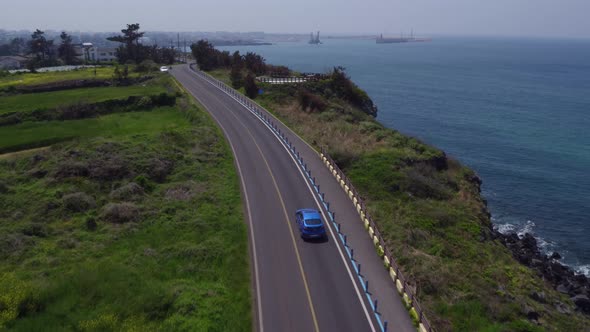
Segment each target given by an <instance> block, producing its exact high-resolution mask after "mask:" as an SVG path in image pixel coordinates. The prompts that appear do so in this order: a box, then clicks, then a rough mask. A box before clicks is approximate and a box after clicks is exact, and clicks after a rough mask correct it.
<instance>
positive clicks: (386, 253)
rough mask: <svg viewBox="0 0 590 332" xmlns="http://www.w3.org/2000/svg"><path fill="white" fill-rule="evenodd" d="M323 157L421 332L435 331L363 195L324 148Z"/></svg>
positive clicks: (322, 150)
mask: <svg viewBox="0 0 590 332" xmlns="http://www.w3.org/2000/svg"><path fill="white" fill-rule="evenodd" d="M321 156H322V158H323V160H324V163H325V164H326V166H327V167H328V168H329V169H330V171H331V172H332V175H334V177H336V180H338V182H340V185H341V186H342V188H343V189H344V190H345V191H346V192H347V194H348V196H349V198H350V199H351V200H352V202H353V204H354V205H355V208H356V209H357V212H358V213H359V215H360V216H361V219H362V220H363V222H364V224H365V228H366V229H367V231H368V232H369V236H370V237H371V239H372V240H373V243H374V244H375V246H376V247H377V249H378V250H379V252H380V253H381V252H382V253H383V254H382V255H383V256H382V258H383V262H384V265H385V268H386V269H387V270H388V271H389V275H390V276H391V278H392V279H393V281H394V282H395V284H396V288H397V290H398V292H399V293H400V295H402V297H403V298H404V301H405V302H406V304H407V305H408V307H409V309H410V310H412V309H413V310H414V311H416V316H417V317H416V318H417V319H418V324H419V328H420V330H421V331H426V332H431V331H435V330H434V328H433V327H432V325H431V324H430V322H429V321H428V319H427V318H426V315H425V314H424V310H423V309H422V307H421V306H420V304H419V303H418V300H417V298H416V293H415V291H414V290H413V289H412V287H410V285H409V284H408V282H407V279H406V277H405V276H404V275H403V273H402V271H401V270H400V268H399V265H398V264H397V261H396V260H395V258H394V257H393V255H392V254H391V250H389V248H387V246H386V244H385V240H384V239H383V236H382V235H381V231H379V227H378V226H377V224H376V223H375V222H374V221H373V218H372V217H371V216H370V214H369V212H368V211H367V207H366V205H365V202H364V201H363V199H362V198H361V195H360V194H359V193H358V191H357V190H356V189H355V188H354V186H353V185H352V183H351V182H350V180H349V179H348V177H347V176H346V175H345V174H344V172H342V170H341V169H340V168H339V167H338V165H336V162H334V160H333V159H332V158H331V157H330V156H329V155H328V153H327V152H326V150H325V149H324V148H322V149H321Z"/></svg>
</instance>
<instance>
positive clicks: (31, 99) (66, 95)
mask: <svg viewBox="0 0 590 332" xmlns="http://www.w3.org/2000/svg"><path fill="white" fill-rule="evenodd" d="M162 92H167V90H166V88H165V87H164V86H162V85H131V86H121V87H101V88H83V89H73V90H63V91H55V92H41V93H33V94H20V95H13V96H6V97H0V114H5V113H11V112H29V111H34V110H39V109H53V108H55V107H58V106H63V105H69V104H76V103H96V102H101V101H106V100H111V99H124V98H127V97H129V96H149V95H156V94H159V93H162Z"/></svg>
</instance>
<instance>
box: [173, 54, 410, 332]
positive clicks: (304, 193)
mask: <svg viewBox="0 0 590 332" xmlns="http://www.w3.org/2000/svg"><path fill="white" fill-rule="evenodd" d="M170 73H171V74H172V75H174V77H176V79H177V80H178V81H179V82H180V83H181V84H182V85H183V86H184V87H185V89H187V91H189V92H190V93H191V94H192V95H193V96H194V97H195V98H196V99H197V100H198V101H199V102H200V103H201V104H202V105H203V106H204V107H205V108H206V109H207V111H208V112H209V113H210V114H211V115H212V116H213V118H214V119H215V120H216V121H217V123H218V124H219V126H220V127H221V128H222V130H223V132H224V134H225V136H226V138H227V139H228V141H229V143H230V145H231V147H232V150H233V153H234V158H235V163H236V166H237V168H238V173H239V176H240V181H241V188H242V193H243V199H244V203H245V208H246V214H247V222H248V224H249V229H250V234H249V235H250V245H251V256H252V266H253V279H254V297H255V313H254V317H255V321H256V322H255V327H256V328H257V329H258V330H259V331H298V332H299V331H339V332H340V331H355V332H358V331H380V326H379V323H378V322H377V320H376V319H375V316H374V314H373V312H372V309H371V306H370V304H369V303H368V300H367V297H366V295H365V294H364V291H363V290H362V285H361V284H360V282H359V280H358V277H357V276H356V274H355V272H354V271H353V269H352V265H351V263H350V261H349V259H348V258H347V257H346V256H345V255H344V254H343V247H342V244H340V243H339V242H338V241H336V238H335V237H334V236H333V235H331V236H330V237H329V239H328V241H326V242H306V241H303V240H302V239H301V238H300V236H299V232H298V230H297V227H296V224H295V220H294V213H295V210H297V209H299V208H305V207H311V208H318V203H317V198H315V197H314V195H313V194H312V190H311V187H310V185H309V184H308V182H307V181H306V180H305V177H304V176H303V173H302V171H301V170H300V169H299V167H298V166H297V164H296V162H295V160H294V159H293V157H292V156H291V155H290V154H289V153H288V151H287V149H286V148H285V147H284V146H283V145H282V144H280V142H279V140H278V139H277V138H276V137H275V136H274V134H273V133H272V132H271V130H269V129H268V128H267V127H266V126H265V125H264V124H263V122H262V121H260V120H259V119H257V118H256V117H255V116H254V115H253V114H251V113H250V112H249V111H247V110H246V109H245V108H244V107H243V106H242V105H241V104H239V103H238V102H237V101H235V100H234V99H232V98H231V97H230V96H228V95H227V94H225V93H224V92H222V91H220V90H219V89H217V88H216V87H214V86H213V85H211V84H210V83H208V82H207V81H206V80H204V79H203V78H201V77H199V76H198V75H196V74H195V73H194V72H192V71H191V69H189V67H188V66H187V65H182V66H176V67H174V69H173V70H171V72H170ZM281 127H282V128H283V131H284V132H286V133H287V135H288V136H289V137H290V140H291V141H292V142H294V143H295V144H296V145H297V146H298V150H300V151H301V153H302V155H304V156H305V158H306V160H308V163H309V165H310V166H311V169H312V170H314V171H316V169H317V173H316V174H317V175H315V176H317V177H318V181H319V182H320V183H321V186H322V188H325V189H323V191H325V192H326V198H327V199H329V198H330V197H332V199H333V202H332V205H331V206H332V209H333V210H334V211H336V212H337V216H338V215H342V216H344V217H343V218H341V219H339V222H341V223H342V224H343V228H344V229H345V230H346V231H348V232H349V234H348V236H349V239H350V240H349V243H351V245H353V244H354V245H355V246H358V248H355V257H357V256H358V257H359V258H358V261H359V262H362V264H363V271H366V272H363V274H364V275H366V277H367V278H368V279H369V280H370V282H371V283H372V284H373V285H375V286H374V289H375V291H373V292H372V293H373V298H378V299H379V301H380V305H379V308H380V309H379V310H378V311H379V312H380V313H381V315H382V316H381V319H382V320H388V319H389V329H388V331H415V328H414V327H413V326H412V325H411V320H410V319H409V316H408V314H407V311H405V309H404V308H403V306H402V304H401V301H400V298H399V295H397V293H396V292H395V287H394V285H393V282H392V281H391V279H388V278H389V277H388V275H387V273H386V271H385V269H383V265H382V263H381V262H380V260H379V259H378V257H377V255H376V254H375V250H374V248H373V247H372V243H371V241H370V239H369V237H368V235H367V234H366V232H365V231H364V228H363V227H362V225H361V223H360V221H359V220H358V219H359V218H358V215H356V217H355V214H356V211H355V210H354V207H353V205H352V203H350V201H349V200H348V199H347V196H346V194H345V193H344V192H343V191H342V190H341V189H340V187H339V186H338V184H337V182H336V180H335V179H333V178H331V176H330V173H329V172H328V170H327V169H326V168H325V166H323V164H322V163H321V159H320V158H319V157H318V155H317V154H316V153H315V152H314V151H313V150H312V149H311V148H310V147H309V146H307V145H306V143H305V142H303V141H301V140H300V139H299V138H298V137H297V136H296V135H294V134H293V133H292V132H290V131H289V130H288V129H287V128H284V127H283V126H282V125H281ZM351 211H352V213H351ZM323 212H324V214H325V211H323ZM355 218H356V219H355ZM334 231H335V230H334V229H333V228H330V232H331V233H332V234H333V233H334ZM363 260H365V261H363ZM369 288H370V289H371V287H369ZM381 295H383V296H381ZM380 296H381V297H380ZM389 317H391V318H389Z"/></svg>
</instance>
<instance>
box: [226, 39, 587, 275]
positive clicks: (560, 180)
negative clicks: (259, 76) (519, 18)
mask: <svg viewBox="0 0 590 332" xmlns="http://www.w3.org/2000/svg"><path fill="white" fill-rule="evenodd" d="M221 49H224V50H230V51H232V52H233V51H234V50H240V52H242V53H244V52H247V51H253V52H256V53H258V54H261V55H262V56H263V57H264V58H265V59H266V60H267V62H269V63H272V64H282V65H287V66H289V67H290V68H292V69H295V70H298V71H303V72H326V71H328V70H330V69H331V68H332V67H333V66H343V67H345V68H346V70H347V73H348V74H349V75H350V76H351V77H352V79H353V80H354V82H355V83H357V84H358V85H359V86H360V87H361V88H363V89H364V90H366V91H367V92H368V93H369V95H370V96H371V98H372V99H373V100H374V101H375V103H376V104H377V106H378V108H379V114H378V117H377V119H378V120H379V121H380V122H381V123H383V124H384V125H385V126H387V127H390V128H393V129H397V130H399V131H400V132H402V133H405V134H408V135H411V136H414V137H417V138H419V139H421V140H422V141H424V142H426V143H429V144H431V145H434V146H436V147H438V148H440V149H442V150H444V151H445V152H446V153H447V154H448V155H450V156H452V157H453V158H456V159H459V160H460V161H461V162H463V163H464V164H466V165H468V166H470V167H471V168H473V169H475V170H476V172H477V173H478V174H479V175H480V176H481V178H482V179H483V194H484V196H485V198H486V199H487V200H488V203H489V208H490V211H491V212H492V216H493V221H494V223H495V225H496V226H497V227H498V228H499V230H501V231H509V230H512V231H516V232H525V231H527V232H531V233H533V234H534V235H535V236H536V237H537V239H538V240H539V242H540V244H541V246H542V247H543V249H544V250H545V251H546V252H547V253H549V252H553V251H557V252H559V253H560V254H561V255H562V256H563V259H562V262H563V263H566V264H568V265H571V266H573V267H574V268H575V269H576V270H577V271H578V272H583V273H585V274H587V275H590V174H589V172H590V40H553V39H516V38H515V39H510V38H508V39H507V38H459V37H454V38H452V37H440V38H434V39H433V41H432V42H425V43H404V44H376V43H375V41H374V40H360V39H324V40H323V44H321V45H308V44H307V43H279V44H275V45H270V46H250V47H246V46H239V47H222V48H221Z"/></svg>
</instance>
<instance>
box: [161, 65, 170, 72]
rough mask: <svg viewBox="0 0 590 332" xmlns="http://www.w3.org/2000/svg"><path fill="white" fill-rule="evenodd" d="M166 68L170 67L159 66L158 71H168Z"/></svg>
mask: <svg viewBox="0 0 590 332" xmlns="http://www.w3.org/2000/svg"><path fill="white" fill-rule="evenodd" d="M168 69H170V68H168V67H166V66H162V67H160V71H168Z"/></svg>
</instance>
